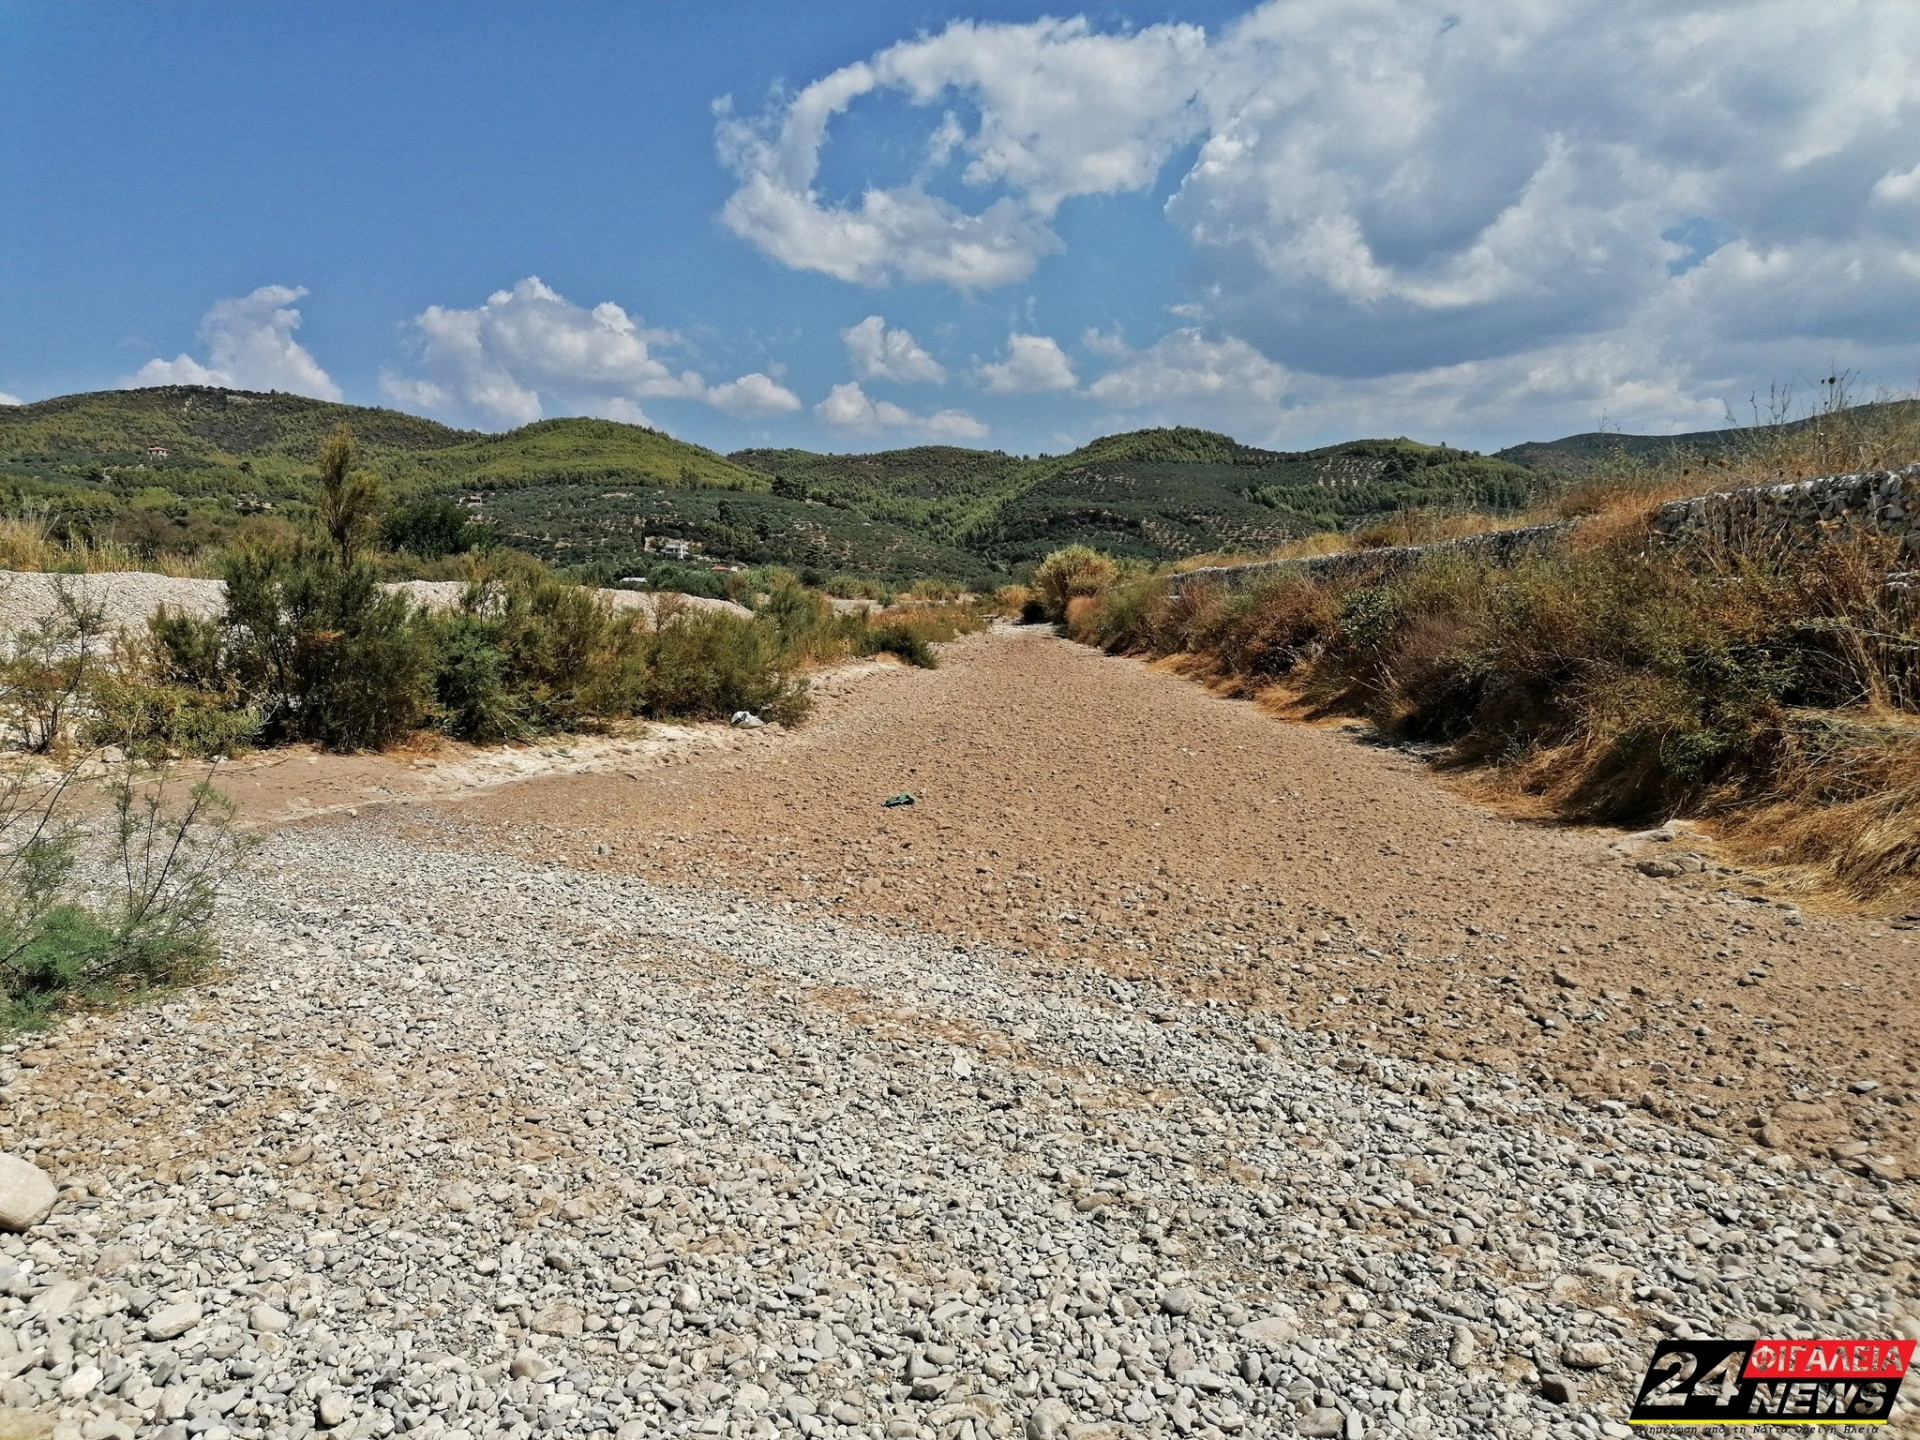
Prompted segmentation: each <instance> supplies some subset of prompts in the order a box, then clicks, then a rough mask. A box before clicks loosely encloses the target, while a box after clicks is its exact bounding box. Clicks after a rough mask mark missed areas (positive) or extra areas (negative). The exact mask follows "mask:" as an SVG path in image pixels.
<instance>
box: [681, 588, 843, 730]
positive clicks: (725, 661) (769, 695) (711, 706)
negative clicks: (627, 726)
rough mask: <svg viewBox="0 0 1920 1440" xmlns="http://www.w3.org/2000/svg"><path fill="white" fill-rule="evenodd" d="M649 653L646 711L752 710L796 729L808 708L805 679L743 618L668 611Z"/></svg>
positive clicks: (695, 714)
mask: <svg viewBox="0 0 1920 1440" xmlns="http://www.w3.org/2000/svg"><path fill="white" fill-rule="evenodd" d="M646 656H647V672H646V686H645V696H644V710H645V713H646V714H648V715H651V716H655V717H658V718H669V717H677V718H683V719H690V720H721V719H725V718H726V717H728V716H729V715H732V714H733V713H734V712H735V711H737V710H751V711H753V712H754V713H755V714H756V715H759V716H761V717H762V718H763V719H767V720H773V721H777V722H778V723H780V724H782V725H793V724H797V723H798V722H799V721H800V720H802V719H804V718H805V716H806V713H807V710H808V708H809V704H810V702H809V699H808V696H807V689H806V684H805V682H804V681H795V680H793V679H791V678H790V677H789V676H788V675H787V674H786V673H785V670H784V669H783V667H782V665H781V663H780V657H779V654H778V651H777V649H776V644H775V642H774V640H773V639H772V638H771V637H770V636H769V634H768V632H767V631H766V630H765V629H763V628H762V627H760V626H758V625H756V624H754V623H753V622H752V621H749V620H743V619H741V618H740V617H739V616H737V615H729V614H727V613H725V612H724V611H712V610H699V611H691V612H686V613H682V614H673V613H671V612H670V611H669V612H665V613H663V614H662V616H661V618H660V623H659V626H658V628H657V629H655V630H654V631H653V633H652V634H651V635H650V636H649V637H648V639H647V645H646Z"/></svg>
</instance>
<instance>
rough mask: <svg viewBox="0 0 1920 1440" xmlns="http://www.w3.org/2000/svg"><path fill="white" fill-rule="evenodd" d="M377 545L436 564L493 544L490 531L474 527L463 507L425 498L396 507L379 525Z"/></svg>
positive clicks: (471, 519)
mask: <svg viewBox="0 0 1920 1440" xmlns="http://www.w3.org/2000/svg"><path fill="white" fill-rule="evenodd" d="M380 542H381V544H383V545H385V546H386V548H387V549H389V550H395V551H403V552H405V553H406V554H408V555H415V556H418V557H419V558H420V559H422V560H438V559H440V558H441V557H442V556H446V555H459V554H461V553H463V552H465V551H468V550H475V549H484V548H486V547H487V546H489V545H491V544H494V543H496V542H495V536H494V533H493V531H492V530H491V529H490V528H489V527H487V526H485V525H476V524H475V523H474V522H473V518H472V517H471V516H470V515H469V514H468V513H467V511H466V509H465V507H463V506H460V505H457V504H455V503H454V502H453V501H451V500H448V499H446V498H445V497H443V496H438V495H427V496H422V497H421V498H419V499H416V500H409V501H407V502H406V503H405V504H403V505H396V506H395V507H394V508H393V509H391V510H389V511H388V512H387V514H386V516H385V518H383V519H382V520H381V522H380Z"/></svg>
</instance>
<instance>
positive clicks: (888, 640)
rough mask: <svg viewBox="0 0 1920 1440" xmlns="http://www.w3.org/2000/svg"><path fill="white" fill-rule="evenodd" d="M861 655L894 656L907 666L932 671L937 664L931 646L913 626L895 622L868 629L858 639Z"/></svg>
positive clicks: (937, 659) (936, 658) (938, 662)
mask: <svg viewBox="0 0 1920 1440" xmlns="http://www.w3.org/2000/svg"><path fill="white" fill-rule="evenodd" d="M860 653H861V654H862V655H895V656H898V657H899V658H900V659H902V660H904V661H906V662H907V664H909V665H914V666H918V667H919V668H920V669H922V670H932V669H934V668H936V667H937V666H938V665H939V664H940V661H939V658H938V657H937V656H936V655H935V654H934V653H933V646H931V645H929V644H928V643H927V640H926V637H924V636H923V635H921V634H920V633H919V632H918V631H916V630H915V629H914V627H913V626H911V625H908V624H905V623H902V622H899V621H895V622H893V623H891V624H886V625H875V626H872V627H870V628H869V629H868V630H867V631H866V632H865V633H864V634H863V635H862V636H861V637H860Z"/></svg>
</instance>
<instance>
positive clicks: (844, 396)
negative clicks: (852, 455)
mask: <svg viewBox="0 0 1920 1440" xmlns="http://www.w3.org/2000/svg"><path fill="white" fill-rule="evenodd" d="M813 413H814V414H815V415H817V416H818V417H819V418H820V423H821V424H823V425H829V426H832V427H833V428H834V429H836V430H851V431H855V432H858V433H861V434H873V433H874V432H876V431H880V430H914V431H919V432H921V433H923V434H925V435H928V436H932V437H936V438H938V439H942V440H978V439H980V438H981V437H982V436H984V435H986V434H987V433H988V431H987V427H986V426H985V425H983V424H982V423H981V422H980V421H978V420H976V419H975V418H974V417H973V416H971V415H969V414H967V412H966V411H964V410H937V411H935V412H934V413H933V414H931V415H917V414H915V413H914V412H913V411H911V410H908V409H906V408H905V407H904V406H900V405H895V404H894V403H893V402H892V401H890V400H875V399H874V398H873V397H872V396H870V395H868V394H867V392H866V391H864V390H862V389H861V388H860V386H859V384H858V383H857V382H855V381H851V380H849V381H847V382H846V383H844V384H840V385H836V386H834V387H833V389H831V390H829V391H828V392H827V398H826V399H824V400H822V401H821V402H820V403H819V404H818V405H816V406H814V407H813Z"/></svg>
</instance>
